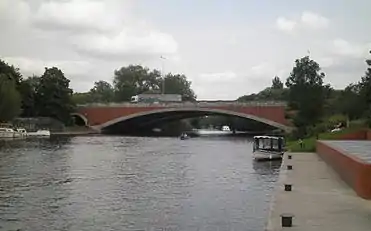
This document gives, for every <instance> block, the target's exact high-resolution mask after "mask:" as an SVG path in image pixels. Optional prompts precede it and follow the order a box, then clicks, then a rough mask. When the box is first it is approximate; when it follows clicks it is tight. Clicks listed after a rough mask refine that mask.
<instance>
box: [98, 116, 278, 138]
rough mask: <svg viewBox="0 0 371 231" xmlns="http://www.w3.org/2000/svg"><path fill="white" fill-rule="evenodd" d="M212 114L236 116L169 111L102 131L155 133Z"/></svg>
mask: <svg viewBox="0 0 371 231" xmlns="http://www.w3.org/2000/svg"><path fill="white" fill-rule="evenodd" d="M211 115H223V116H233V117H236V116H235V115H230V114H225V113H217V112H208V111H167V112H161V113H152V114H147V115H142V116H136V117H133V118H129V119H124V120H122V121H118V122H116V123H113V124H111V125H109V126H105V127H103V128H101V132H102V133H105V134H127V135H149V134H151V133H153V132H152V130H153V129H154V128H161V127H162V126H163V125H166V124H169V123H171V122H175V121H180V120H182V119H187V118H197V117H202V116H211ZM237 117H238V116H237ZM240 118H243V119H246V120H250V122H251V119H248V118H244V117H240ZM254 122H255V123H257V124H259V128H261V130H262V131H263V130H264V131H266V130H273V129H275V127H274V126H271V125H269V124H265V123H261V122H258V121H254Z"/></svg>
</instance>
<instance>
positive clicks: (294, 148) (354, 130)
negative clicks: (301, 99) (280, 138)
mask: <svg viewBox="0 0 371 231" xmlns="http://www.w3.org/2000/svg"><path fill="white" fill-rule="evenodd" d="M318 139H319V140H344V139H345V140H348V139H353V140H367V139H370V140H371V131H370V130H369V129H368V128H363V127H349V128H345V129H343V130H340V131H337V132H325V133H320V134H318V137H314V136H312V137H308V138H305V139H303V140H302V141H303V146H302V147H301V146H300V144H299V141H298V140H295V141H288V142H287V149H288V150H289V151H291V152H315V151H316V141H317V140H318Z"/></svg>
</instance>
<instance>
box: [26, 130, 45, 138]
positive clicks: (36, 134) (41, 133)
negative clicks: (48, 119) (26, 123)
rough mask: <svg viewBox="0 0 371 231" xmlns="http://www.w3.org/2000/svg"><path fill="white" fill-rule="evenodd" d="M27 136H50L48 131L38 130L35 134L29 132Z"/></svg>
mask: <svg viewBox="0 0 371 231" xmlns="http://www.w3.org/2000/svg"><path fill="white" fill-rule="evenodd" d="M28 136H50V131H49V130H44V129H39V130H37V131H36V132H29V133H28Z"/></svg>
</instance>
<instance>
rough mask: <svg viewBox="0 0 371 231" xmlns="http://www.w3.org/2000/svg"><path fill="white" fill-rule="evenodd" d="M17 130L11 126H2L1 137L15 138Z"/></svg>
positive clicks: (0, 128) (0, 129)
mask: <svg viewBox="0 0 371 231" xmlns="http://www.w3.org/2000/svg"><path fill="white" fill-rule="evenodd" d="M14 136H15V132H14V130H13V129H11V128H4V127H0V138H14Z"/></svg>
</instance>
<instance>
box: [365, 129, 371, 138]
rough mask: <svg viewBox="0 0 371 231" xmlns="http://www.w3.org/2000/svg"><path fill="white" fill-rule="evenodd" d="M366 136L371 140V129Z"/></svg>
mask: <svg viewBox="0 0 371 231" xmlns="http://www.w3.org/2000/svg"><path fill="white" fill-rule="evenodd" d="M366 138H367V140H371V130H367V135H366Z"/></svg>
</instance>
